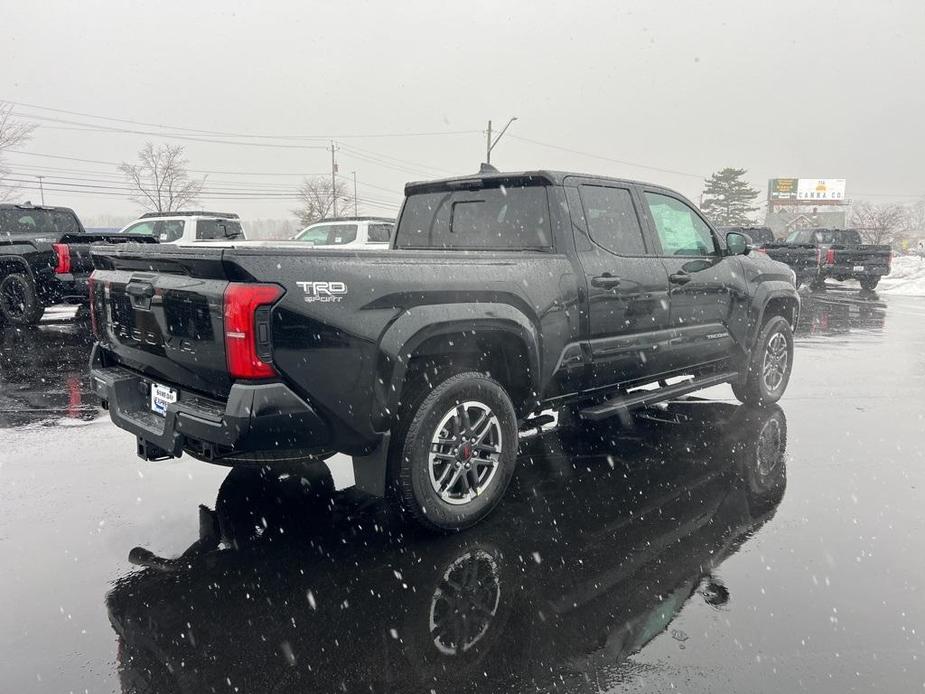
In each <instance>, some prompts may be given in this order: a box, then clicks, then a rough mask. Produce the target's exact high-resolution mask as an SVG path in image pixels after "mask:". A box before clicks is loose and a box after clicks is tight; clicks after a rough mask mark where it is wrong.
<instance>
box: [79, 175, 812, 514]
mask: <svg viewBox="0 0 925 694" xmlns="http://www.w3.org/2000/svg"><path fill="white" fill-rule="evenodd" d="M405 193H406V199H405V203H404V205H403V208H402V212H401V215H400V217H399V220H398V223H397V229H396V232H395V235H394V237H393V240H392V247H391V248H390V249H389V250H386V251H377V250H364V249H351V250H349V251H347V250H339V249H319V248H311V247H309V248H306V249H304V250H300V249H298V248H294V247H292V245H289V246H287V247H286V248H285V249H280V248H273V247H267V246H251V245H249V244H248V242H240V243H236V244H225V245H223V246H220V247H188V248H178V247H166V246H157V247H149V248H143V247H133V246H131V245H125V246H122V247H112V248H103V247H100V248H96V249H94V250H93V261H94V265H95V267H96V270H95V271H94V273H93V277H92V288H91V295H92V299H91V310H92V314H93V317H94V323H95V326H96V330H97V335H98V342H97V344H96V345H95V346H94V348H93V352H92V355H91V368H92V376H93V379H94V383H95V387H96V390H97V393H98V394H99V396H100V398H101V400H102V402H103V403H104V406H106V407H108V408H109V411H110V415H111V417H112V420H113V421H114V422H115V423H116V424H117V425H118V426H120V427H122V428H124V429H126V430H128V431H130V432H132V433H133V434H135V435H136V437H137V452H138V454H139V455H140V456H141V457H142V458H144V459H147V460H158V459H164V458H170V457H175V456H179V455H181V454H182V453H183V452H186V453H189V454H191V455H192V456H193V457H196V458H199V459H201V460H206V461H211V462H218V463H223V464H227V465H237V464H251V465H253V464H255V463H258V464H264V465H273V464H274V463H275V462H277V461H279V462H280V463H282V462H284V461H291V460H293V459H295V460H300V459H305V458H306V457H307V456H318V457H322V456H325V455H328V454H330V452H332V451H338V452H342V453H346V454H348V455H351V456H353V464H354V475H355V478H356V481H357V485H358V486H359V487H360V488H361V489H363V490H365V491H370V492H373V493H376V494H385V493H386V492H387V491H389V492H390V493H394V494H395V495H396V496H397V499H398V500H399V502H400V504H401V506H402V507H403V508H404V509H405V511H406V512H407V513H408V514H409V515H410V516H412V517H413V518H415V519H416V520H418V521H419V522H420V523H421V524H423V525H424V526H427V527H429V528H433V529H443V530H448V529H459V528H463V527H466V526H469V525H471V524H473V523H475V522H477V521H478V520H480V519H481V518H482V517H484V516H485V515H486V514H488V513H489V512H490V511H491V509H492V508H494V506H495V505H496V504H497V503H498V501H499V500H500V498H501V496H502V495H503V493H504V490H505V488H506V487H507V484H508V482H509V481H510V479H511V476H512V474H513V471H514V464H515V460H516V453H517V448H518V430H519V429H520V428H535V427H536V425H537V424H536V423H537V421H541V418H540V417H537V416H536V413H539V412H541V411H543V410H545V409H549V408H559V409H560V410H562V411H563V413H568V414H569V417H567V419H571V420H572V421H573V422H575V421H578V422H581V421H590V422H594V421H596V420H601V419H604V418H607V417H611V416H613V415H624V414H625V413H626V412H627V411H628V410H630V409H632V408H636V407H642V406H646V405H650V404H652V403H656V402H660V401H665V400H669V399H672V398H675V397H677V396H679V395H682V394H686V393H690V392H693V391H695V390H699V389H702V388H705V387H707V386H712V385H716V384H721V383H731V384H732V386H733V390H734V392H735V394H736V396H737V397H738V398H739V399H741V400H742V401H744V402H757V403H769V402H774V401H776V400H777V399H778V398H780V397H781V395H782V394H783V392H784V389H785V388H786V387H787V382H788V379H789V377H790V369H791V366H792V361H793V338H792V333H791V326H793V325H794V324H795V322H796V319H797V316H798V312H799V307H800V299H799V295H798V294H797V291H796V288H795V287H794V284H793V273H792V272H791V271H790V270H789V268H787V267H786V266H784V265H782V264H780V263H776V262H774V261H772V260H770V259H768V258H767V257H764V256H760V255H757V256H753V255H749V254H748V253H749V248H748V245H747V239H746V238H745V237H744V236H742V235H739V234H728V235H727V236H726V237H725V239H721V238H720V236H719V235H718V234H717V232H716V231H715V230H714V229H713V228H712V227H711V226H710V225H709V223H708V222H707V221H705V220H704V218H703V216H702V215H701V214H700V212H699V211H698V210H697V209H696V208H695V207H694V206H693V205H692V204H691V203H690V202H688V201H687V200H686V199H685V198H683V197H682V196H680V195H678V194H677V193H674V192H672V191H670V190H668V189H665V188H661V187H659V186H654V185H648V184H644V183H637V182H632V181H623V180H617V179H611V178H603V177H596V176H588V175H578V174H569V173H558V172H550V171H535V172H527V173H505V174H502V173H497V172H495V173H488V172H486V173H482V174H479V175H474V176H470V177H462V178H450V179H445V180H439V181H431V182H424V183H409V184H408V185H407V186H406V187H405Z"/></svg>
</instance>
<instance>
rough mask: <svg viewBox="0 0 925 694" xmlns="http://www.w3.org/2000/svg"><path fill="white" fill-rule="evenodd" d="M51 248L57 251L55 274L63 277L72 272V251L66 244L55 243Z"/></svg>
mask: <svg viewBox="0 0 925 694" xmlns="http://www.w3.org/2000/svg"><path fill="white" fill-rule="evenodd" d="M51 247H52V248H54V249H55V256H56V257H57V259H58V262H57V264H56V265H55V274H56V275H63V274H65V273H68V272H70V271H71V249H70V248H68V247H67V244H66V243H53V244H51Z"/></svg>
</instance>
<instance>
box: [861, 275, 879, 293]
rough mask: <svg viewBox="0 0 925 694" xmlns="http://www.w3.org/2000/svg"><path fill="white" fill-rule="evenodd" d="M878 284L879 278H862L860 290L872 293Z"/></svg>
mask: <svg viewBox="0 0 925 694" xmlns="http://www.w3.org/2000/svg"><path fill="white" fill-rule="evenodd" d="M878 284H880V278H879V277H864V278H863V279H862V280H861V289H863V290H865V291H868V292H872V291H873V290H874V289H876V288H877V285H878Z"/></svg>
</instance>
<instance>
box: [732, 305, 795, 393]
mask: <svg viewBox="0 0 925 694" xmlns="http://www.w3.org/2000/svg"><path fill="white" fill-rule="evenodd" d="M792 368H793V331H792V330H791V329H790V323H788V322H787V319H786V318H783V317H782V316H772V317H771V318H770V319H769V320H768V322H767V323H765V324H764V327H763V328H762V329H761V333H760V334H759V336H758V340H757V341H756V343H755V346H754V348H753V351H752V354H751V356H750V358H749V360H748V365H747V367H746V372H745V374H744V376H743V377H742V379H741V380H739V381H737V382H735V383H733V384H732V392H733V393H735V396H736V398H738V399H739V401H741V402H743V403H746V404H750V405H768V404H770V403H773V402H777V401H778V400H780V398H781V396H782V395H783V394H784V391H785V390H786V389H787V383H788V382H789V381H790V371H791V369H792Z"/></svg>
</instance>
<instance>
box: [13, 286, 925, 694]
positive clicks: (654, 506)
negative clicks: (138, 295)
mask: <svg viewBox="0 0 925 694" xmlns="http://www.w3.org/2000/svg"><path fill="white" fill-rule="evenodd" d="M87 332H88V328H87V326H86V325H85V324H83V323H80V322H76V323H75V322H74V321H73V320H72V319H71V317H70V316H69V315H63V314H58V315H54V314H53V315H51V316H49V317H48V318H46V320H45V321H44V322H43V324H42V325H41V326H40V327H38V328H36V329H34V330H29V331H19V332H16V331H11V330H6V331H4V332H2V333H0V555H2V557H3V562H2V567H3V568H2V570H0V654H2V656H3V657H2V659H0V682H2V683H3V686H2V689H3V690H4V691H10V692H68V691H75V692H77V691H80V692H82V691H85V690H86V691H89V692H109V691H124V692H204V691H222V692H224V691H228V692H231V691H240V692H251V691H253V692H268V691H274V692H288V691H292V692H296V691H317V692H328V691H330V692H335V691H395V692H411V691H421V692H430V691H435V692H464V691H476V690H478V691H491V692H502V691H511V692H526V691H531V692H532V691H553V690H555V691H575V692H602V691H662V692H664V691H679V692H716V691H743V692H746V691H747V692H799V691H807V692H848V691H858V692H867V691H875V690H877V691H889V692H906V691H921V690H922V687H923V683H925V662H923V659H925V640H923V630H922V626H921V625H922V624H923V623H925V600H923V599H922V590H923V586H922V580H923V576H925V555H923V553H922V551H921V549H922V535H923V531H925V505H923V504H922V493H923V489H925V471H923V466H922V462H923V460H925V437H923V435H922V434H923V431H925V398H923V394H925V301H922V300H919V299H911V298H902V297H892V296H890V297H882V298H877V297H875V296H860V295H859V294H858V293H857V292H856V291H839V290H835V289H832V290H830V291H828V292H824V293H819V294H816V295H812V296H806V297H805V298H804V306H803V313H802V316H801V320H800V325H799V327H798V331H797V347H796V355H795V365H794V371H793V375H792V378H791V382H790V386H789V390H788V391H787V393H786V395H785V397H784V398H783V400H782V401H781V403H780V405H779V406H775V407H770V408H763V409H750V408H745V407H742V406H739V405H738V403H737V402H736V401H735V400H734V399H733V398H732V393H731V390H729V389H728V387H725V386H724V387H720V388H714V389H711V390H710V391H707V392H705V393H702V394H698V397H697V398H690V399H686V400H685V401H683V402H678V403H673V404H671V405H670V406H669V407H667V408H665V409H660V410H653V411H648V412H647V413H645V414H644V416H640V417H638V418H637V420H636V423H635V426H634V427H633V428H631V429H620V428H618V427H616V426H609V427H608V426H604V427H596V428H588V429H585V430H583V431H574V430H570V431H566V430H563V431H550V432H547V433H545V434H543V435H542V436H536V437H533V438H530V439H525V440H524V442H523V446H522V449H521V454H520V460H519V463H518V472H517V475H516V476H515V479H514V482H513V483H512V487H511V490H510V492H509V493H508V496H507V498H506V499H505V501H504V502H503V503H502V505H501V506H500V507H499V509H498V510H497V511H496V512H495V513H494V514H493V515H492V516H491V517H490V518H489V519H488V520H487V521H486V522H484V523H482V524H480V525H479V526H478V527H476V528H474V529H472V530H469V531H467V532H464V533H459V534H455V535H449V536H428V535H424V534H421V533H419V532H416V531H412V530H410V529H408V528H407V527H406V526H403V525H402V524H401V523H400V522H399V521H398V520H397V519H396V518H395V516H394V514H393V513H392V512H391V510H390V509H389V507H388V506H386V505H385V504H383V503H379V502H377V501H375V500H372V499H369V498H364V497H362V496H361V495H359V494H358V493H356V492H354V491H352V490H351V489H350V488H349V484H350V482H351V478H352V473H351V471H350V467H349V463H348V461H347V460H346V459H345V458H342V457H335V458H334V459H332V461H331V472H330V474H329V473H328V471H327V469H325V468H323V467H314V468H305V469H290V470H282V471H279V472H277V473H274V474H269V473H267V472H265V471H263V472H262V471H260V470H249V469H239V470H235V471H233V472H230V471H229V469H228V468H223V467H219V466H213V465H207V464H205V463H200V462H197V461H195V460H192V459H190V458H189V457H184V458H182V459H180V460H176V461H171V462H162V463H144V462H142V461H140V460H139V459H137V458H136V457H135V455H134V440H133V438H132V437H131V436H130V435H128V434H127V433H125V432H123V431H120V430H118V429H116V428H115V427H114V426H113V425H112V424H111V423H110V422H109V419H108V415H107V413H105V412H103V411H102V410H101V409H100V408H99V406H98V402H97V401H96V399H95V396H94V395H93V394H92V389H91V387H90V383H89V381H88V378H87V375H86V363H87V357H88V354H89V349H90V341H89V338H88V337H87Z"/></svg>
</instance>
